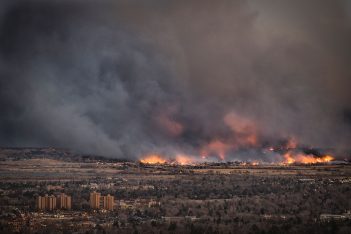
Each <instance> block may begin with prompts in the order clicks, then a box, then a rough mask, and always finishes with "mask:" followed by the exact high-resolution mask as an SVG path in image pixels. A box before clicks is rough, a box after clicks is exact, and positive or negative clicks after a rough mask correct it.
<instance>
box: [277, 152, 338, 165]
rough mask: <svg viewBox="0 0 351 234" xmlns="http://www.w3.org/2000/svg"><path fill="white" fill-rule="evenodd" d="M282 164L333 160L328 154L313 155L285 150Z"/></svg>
mask: <svg viewBox="0 0 351 234" xmlns="http://www.w3.org/2000/svg"><path fill="white" fill-rule="evenodd" d="M283 156H284V162H283V164H295V163H296V164H315V163H328V162H330V161H333V160H334V157H332V156H330V155H323V156H315V155H310V154H304V153H294V152H292V151H288V152H286V153H285V154H284V155H283Z"/></svg>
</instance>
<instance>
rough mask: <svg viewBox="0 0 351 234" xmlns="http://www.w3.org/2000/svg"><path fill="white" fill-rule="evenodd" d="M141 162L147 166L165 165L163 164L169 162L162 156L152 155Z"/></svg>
mask: <svg viewBox="0 0 351 234" xmlns="http://www.w3.org/2000/svg"><path fill="white" fill-rule="evenodd" d="M140 162H142V163H145V164H163V163H166V162H167V160H166V159H164V158H163V157H162V156H160V155H157V154H150V155H147V156H145V157H144V158H142V159H140Z"/></svg>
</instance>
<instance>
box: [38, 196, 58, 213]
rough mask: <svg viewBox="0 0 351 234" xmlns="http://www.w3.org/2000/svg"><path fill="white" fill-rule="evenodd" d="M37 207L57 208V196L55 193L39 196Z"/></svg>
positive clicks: (45, 208) (42, 208) (41, 208)
mask: <svg viewBox="0 0 351 234" xmlns="http://www.w3.org/2000/svg"><path fill="white" fill-rule="evenodd" d="M37 207H38V209H39V210H54V209H56V197H55V196H54V195H51V196H48V195H47V194H46V195H45V196H44V197H42V196H39V197H38V198H37Z"/></svg>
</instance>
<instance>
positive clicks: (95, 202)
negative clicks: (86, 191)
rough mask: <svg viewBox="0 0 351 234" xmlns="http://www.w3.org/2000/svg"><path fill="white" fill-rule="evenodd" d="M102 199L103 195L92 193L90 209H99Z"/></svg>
mask: <svg viewBox="0 0 351 234" xmlns="http://www.w3.org/2000/svg"><path fill="white" fill-rule="evenodd" d="M100 198H101V194H100V193H97V192H95V191H94V192H92V193H90V207H91V208H92V209H99V208H100Z"/></svg>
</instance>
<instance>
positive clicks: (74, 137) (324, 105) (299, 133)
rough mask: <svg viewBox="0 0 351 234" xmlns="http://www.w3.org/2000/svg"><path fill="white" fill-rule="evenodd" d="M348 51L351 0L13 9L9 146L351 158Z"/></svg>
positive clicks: (6, 76)
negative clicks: (333, 152)
mask: <svg viewBox="0 0 351 234" xmlns="http://www.w3.org/2000/svg"><path fill="white" fill-rule="evenodd" d="M350 42H351V11H350V4H349V3H347V1H341V0H334V1H320V0H318V1H317V0H312V1H304V0H301V1H300V0H299V1H289V2H288V1H273V0H271V1H264V3H263V2H262V1H250V3H248V1H241V0H237V1H229V0H228V1H227V0H220V1H210V0H202V1H196V0H193V1H189V0H188V1H185V0H184V1H183V0H177V1H159V0H150V1H137V0H130V1H127V0H117V1H82V0H81V1H80V0H69V1H68V0H63V1H62V0H61V1H58V0H57V1H56V0H45V1H41V0H27V1H24V0H23V1H19V0H15V1H13V0H12V1H4V0H3V1H1V3H0V108H1V115H0V145H2V146H56V147H66V148H72V149H75V150H78V151H81V152H89V153H97V154H101V155H106V156H112V157H129V158H137V157H139V156H140V155H142V154H145V153H149V152H160V153H168V154H175V153H177V152H178V151H181V152H183V153H189V154H198V153H199V151H201V149H203V148H204V147H205V145H208V144H210V145H211V142H213V141H216V140H220V141H221V142H224V143H225V144H230V143H231V142H236V143H238V144H241V145H243V146H247V144H242V142H241V141H242V139H246V140H247V142H249V143H250V142H251V141H253V140H252V135H255V136H256V137H257V139H255V142H252V144H255V145H257V144H258V145H260V146H265V145H268V144H277V143H279V141H281V140H282V139H287V138H290V137H293V138H295V139H298V141H299V142H300V143H301V144H303V145H309V146H313V147H319V148H337V149H349V148H351V147H350V143H351V141H350V139H351V117H350V116H351V114H350V113H351V92H350V87H351V66H350V61H351V43H350ZM250 144H251V143H250ZM250 144H249V146H250ZM208 147H209V148H210V149H209V150H211V147H216V145H214V146H208ZM223 147H226V146H223ZM247 154H248V155H250V156H248V155H247ZM252 155H254V153H253V154H250V153H246V154H242V156H240V157H243V158H247V157H253V156H252Z"/></svg>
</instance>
